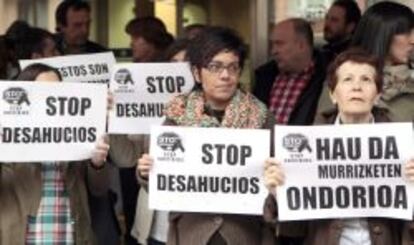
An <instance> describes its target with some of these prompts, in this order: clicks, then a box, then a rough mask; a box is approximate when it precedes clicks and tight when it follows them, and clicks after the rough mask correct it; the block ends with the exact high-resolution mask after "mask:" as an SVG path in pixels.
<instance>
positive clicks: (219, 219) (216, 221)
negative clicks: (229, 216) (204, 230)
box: [214, 216, 223, 225]
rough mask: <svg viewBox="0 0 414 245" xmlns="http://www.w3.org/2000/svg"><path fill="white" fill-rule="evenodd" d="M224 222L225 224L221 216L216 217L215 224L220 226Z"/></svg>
mask: <svg viewBox="0 0 414 245" xmlns="http://www.w3.org/2000/svg"><path fill="white" fill-rule="evenodd" d="M222 222H223V218H221V217H220V216H216V217H214V224H216V225H220V224H221V223H222Z"/></svg>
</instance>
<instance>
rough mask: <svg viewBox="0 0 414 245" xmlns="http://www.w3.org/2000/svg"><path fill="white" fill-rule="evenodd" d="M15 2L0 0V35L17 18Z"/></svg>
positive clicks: (14, 0)
mask: <svg viewBox="0 0 414 245" xmlns="http://www.w3.org/2000/svg"><path fill="white" fill-rule="evenodd" d="M17 9H18V2H17V1H16V0H0V34H3V33H4V32H5V31H6V30H7V28H8V27H9V26H10V24H11V23H13V21H15V20H16V19H17V16H18V12H17Z"/></svg>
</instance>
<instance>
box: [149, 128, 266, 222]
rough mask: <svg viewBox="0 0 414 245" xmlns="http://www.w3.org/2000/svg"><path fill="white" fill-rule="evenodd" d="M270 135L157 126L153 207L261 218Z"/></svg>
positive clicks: (153, 134)
mask: <svg viewBox="0 0 414 245" xmlns="http://www.w3.org/2000/svg"><path fill="white" fill-rule="evenodd" d="M269 137H270V132H269V130H263V129H223V128H190V127H168V126H153V127H152V128H151V144H150V154H151V156H152V157H153V158H154V165H153V168H152V170H151V172H150V176H149V207H150V208H151V209H160V210H173V211H183V212H207V213H209V212H213V213H239V214H256V215H260V214H261V213H262V210H263V203H264V199H265V198H266V196H267V194H268V191H267V189H266V187H265V186H264V185H263V180H262V177H263V167H264V161H265V160H266V158H267V157H268V156H269V144H268V142H269Z"/></svg>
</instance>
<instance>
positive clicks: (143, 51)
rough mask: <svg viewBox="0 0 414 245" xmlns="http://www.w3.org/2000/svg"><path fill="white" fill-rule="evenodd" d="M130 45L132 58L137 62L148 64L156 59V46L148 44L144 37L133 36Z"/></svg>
mask: <svg viewBox="0 0 414 245" xmlns="http://www.w3.org/2000/svg"><path fill="white" fill-rule="evenodd" d="M130 45H131V49H132V58H133V60H134V61H135V62H148V61H152V60H153V59H154V58H155V57H154V56H155V55H156V49H155V47H154V45H152V44H151V43H149V42H147V41H146V40H145V39H144V38H143V37H141V36H134V35H131V44H130Z"/></svg>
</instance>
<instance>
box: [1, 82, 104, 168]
mask: <svg viewBox="0 0 414 245" xmlns="http://www.w3.org/2000/svg"><path fill="white" fill-rule="evenodd" d="M0 95H1V99H0V152H1V154H0V161H1V162H34V161H72V160H83V159H87V158H90V157H91V156H92V151H93V149H94V148H95V144H96V141H97V139H98V138H99V137H101V136H102V135H103V134H104V133H105V119H106V104H107V86H106V85H104V84H79V83H50V82H1V83H0Z"/></svg>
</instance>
